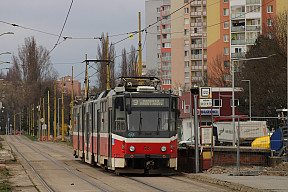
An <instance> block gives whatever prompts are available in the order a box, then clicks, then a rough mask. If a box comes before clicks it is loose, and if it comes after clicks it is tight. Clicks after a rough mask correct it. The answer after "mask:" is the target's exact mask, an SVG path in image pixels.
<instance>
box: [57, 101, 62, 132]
mask: <svg viewBox="0 0 288 192" xmlns="http://www.w3.org/2000/svg"><path fill="white" fill-rule="evenodd" d="M60 99H62V98H61V97H59V98H58V123H57V132H58V136H59V134H60V133H59V114H60V113H59V105H60V104H59V100H60ZM62 129H63V128H62Z"/></svg>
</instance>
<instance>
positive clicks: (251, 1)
mask: <svg viewBox="0 0 288 192" xmlns="http://www.w3.org/2000/svg"><path fill="white" fill-rule="evenodd" d="M260 3H261V1H260V0H246V4H247V5H251V4H253V5H255V4H257V5H260Z"/></svg>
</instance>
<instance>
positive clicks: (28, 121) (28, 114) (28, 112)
mask: <svg viewBox="0 0 288 192" xmlns="http://www.w3.org/2000/svg"><path fill="white" fill-rule="evenodd" d="M27 125H28V130H29V131H28V132H29V135H31V130H30V109H29V107H27Z"/></svg>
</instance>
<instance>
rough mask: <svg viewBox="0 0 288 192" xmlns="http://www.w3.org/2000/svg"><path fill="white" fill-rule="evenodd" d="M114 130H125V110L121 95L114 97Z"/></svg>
mask: <svg viewBox="0 0 288 192" xmlns="http://www.w3.org/2000/svg"><path fill="white" fill-rule="evenodd" d="M114 102H115V130H116V131H125V111H124V102H123V97H116V98H115V101H114Z"/></svg>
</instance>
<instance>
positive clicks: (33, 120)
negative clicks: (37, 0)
mask: <svg viewBox="0 0 288 192" xmlns="http://www.w3.org/2000/svg"><path fill="white" fill-rule="evenodd" d="M32 113H33V114H32V128H33V137H34V135H35V134H34V130H35V127H34V125H35V124H34V123H35V119H34V104H33V109H32Z"/></svg>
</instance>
